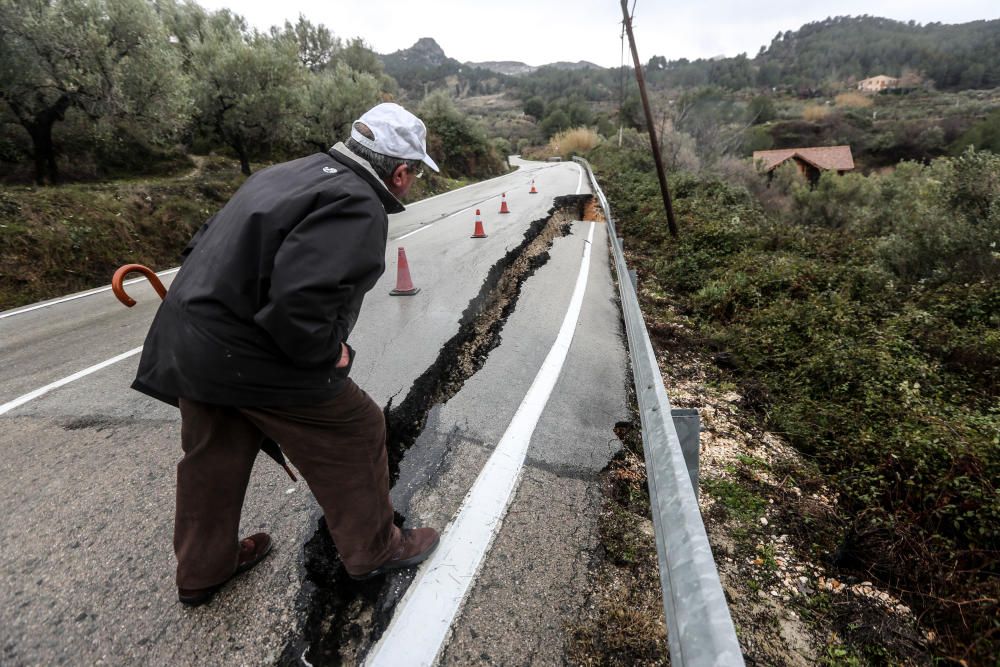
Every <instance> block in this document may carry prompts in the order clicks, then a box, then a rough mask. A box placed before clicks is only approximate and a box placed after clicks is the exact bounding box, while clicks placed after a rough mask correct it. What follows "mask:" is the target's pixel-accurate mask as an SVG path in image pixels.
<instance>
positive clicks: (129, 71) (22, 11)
mask: <svg viewBox="0 0 1000 667" xmlns="http://www.w3.org/2000/svg"><path fill="white" fill-rule="evenodd" d="M0 104H2V105H3V106H5V107H6V109H7V111H8V112H9V114H10V116H11V117H13V118H14V119H16V122H17V124H19V125H20V126H21V127H22V128H24V131H25V132H27V133H28V135H29V136H30V137H31V144H32V153H33V157H34V162H35V180H36V181H37V182H38V183H39V184H41V183H44V182H45V181H46V180H48V181H49V182H56V181H57V180H58V177H59V173H58V168H57V164H56V146H55V144H54V142H53V139H52V129H53V126H55V124H56V123H58V122H60V121H62V120H64V119H65V118H66V114H67V113H70V112H81V113H83V114H86V116H87V117H88V118H89V119H90V121H92V123H91V126H92V127H94V128H97V127H98V126H100V125H101V124H102V123H103V124H104V126H105V127H107V124H108V123H109V122H111V121H114V120H116V119H127V120H128V122H129V123H130V124H131V125H132V126H133V127H141V128H142V131H143V132H144V133H145V135H146V137H145V138H147V139H151V140H154V141H156V140H165V139H168V138H170V137H171V136H173V135H174V134H175V133H176V132H177V131H179V130H180V129H181V128H182V127H183V124H184V122H185V120H186V117H187V109H188V97H187V92H186V81H185V79H184V77H183V75H182V74H181V70H180V67H179V55H178V54H177V53H176V51H175V49H174V48H173V46H172V45H171V43H170V40H169V38H168V36H167V34H166V33H165V31H164V30H163V27H162V24H161V23H160V22H159V20H158V19H157V16H156V14H155V13H154V12H153V11H152V8H151V6H150V5H149V4H148V3H147V2H145V0H0Z"/></svg>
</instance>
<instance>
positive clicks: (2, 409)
mask: <svg viewBox="0 0 1000 667" xmlns="http://www.w3.org/2000/svg"><path fill="white" fill-rule="evenodd" d="M140 352H142V346H141V345H140V346H139V347H137V348H135V349H134V350H129V351H128V352H123V353H122V354H119V355H118V356H117V357H112V358H111V359H108V360H107V361H102V362H101V363H99V364H95V365H94V366H91V367H90V368H84V369H83V370H82V371H78V372H76V373H73V374H72V375H70V376H69V377H64V378H63V379H62V380H56V381H55V382H53V383H52V384H47V385H45V386H44V387H42V388H41V389H36V390H35V391H32V392H29V393H27V394H25V395H24V396H20V397H18V398H15V399H14V400H13V401H9V402H7V403H4V404H3V405H0V415H2V414H4V413H6V412H10V411H11V410H13V409H14V408H16V407H20V406H22V405H24V404H25V403H27V402H28V401H31V400H34V399H36V398H38V397H39V396H44V395H45V394H47V393H49V392H50V391H52V390H53V389H58V388H59V387H61V386H63V385H65V384H69V383H70V382H73V381H74V380H79V379H80V378H82V377H84V376H86V375H90V374H91V373H96V372H97V371H99V370H101V369H102V368H106V367H107V366H110V365H111V364H116V363H118V362H119V361H121V360H122V359H128V358H129V357H132V356H135V355H137V354H139V353H140Z"/></svg>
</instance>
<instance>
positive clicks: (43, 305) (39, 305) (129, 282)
mask: <svg viewBox="0 0 1000 667" xmlns="http://www.w3.org/2000/svg"><path fill="white" fill-rule="evenodd" d="M180 270H181V267H179V266H176V267H174V268H172V269H167V270H165V271H160V272H159V273H157V274H156V275H158V276H161V277H162V276H166V275H169V274H171V273H177V272H178V271H180ZM143 280H146V278H132V279H131V280H126V281H125V282H124V283H123V284H124V285H134V284H135V283H138V282H142V281H143ZM110 289H111V285H106V286H104V287H97V288H94V289H92V290H87V291H86V292H79V293H77V294H71V295H69V296H64V297H62V298H61V299H55V300H53V301H43V302H42V303H36V304H35V305H33V306H25V307H24V308H18V309H16V310H8V311H7V312H4V313H0V320H2V319H3V318H5V317H13V316H14V315H21V314H23V313H29V312H31V311H33V310H38V309H39V308H47V307H48V306H54V305H56V304H59V303H65V302H67V301H73V300H74V299H82V298H83V297H85V296H91V295H93V294H100V293H101V292H107V291H108V290H110Z"/></svg>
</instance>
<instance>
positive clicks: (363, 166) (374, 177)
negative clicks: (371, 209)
mask: <svg viewBox="0 0 1000 667" xmlns="http://www.w3.org/2000/svg"><path fill="white" fill-rule="evenodd" d="M329 154H330V157H332V158H333V159H335V160H336V161H337V162H340V163H341V164H343V165H344V166H346V167H348V168H349V169H350V170H351V171H353V172H354V173H356V174H357V175H358V176H360V177H361V178H363V179H364V180H365V182H366V183H368V184H369V185H370V186H372V188H373V189H374V190H375V194H377V195H378V198H379V199H380V200H381V201H382V206H383V207H384V208H385V212H386V213H399V212H400V211H404V210H406V208H405V207H404V206H403V202H401V201H399V199H397V198H396V195H394V194H392V193H391V192H389V188H387V187H386V186H385V183H383V182H382V179H381V178H379V175H378V174H377V173H375V170H374V169H372V166H371V164H369V163H368V160H366V159H364V158H363V157H361V156H360V155H358V154H357V153H355V152H354V151H352V150H351V149H350V148H348V147H347V146H345V145H344V143H343V142H339V143H337V144H336V145H334V147H333V148H331V149H330V151H329Z"/></svg>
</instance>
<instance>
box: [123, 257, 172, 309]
mask: <svg viewBox="0 0 1000 667" xmlns="http://www.w3.org/2000/svg"><path fill="white" fill-rule="evenodd" d="M134 271H138V272H139V273H141V274H142V275H144V276H146V279H147V280H149V282H150V283H151V284H152V285H153V289H155V290H156V293H157V294H159V295H160V298H161V299H164V298H166V296H167V288H166V287H164V286H163V283H162V282H160V277H159V276H158V275H156V274H155V273H154V272H153V270H152V269H151V268H149V267H148V266H143V265H142V264H126V265H125V266H123V267H121V268H120V269H118V270H117V271H115V275H114V277H113V278H112V279H111V291H112V292H114V293H115V296H116V297H118V300H119V301H121V302H122V303H124V304H125V305H126V306H128V307H129V308H131V307H132V306H134V305H135V299H133V298H132V297H130V296H129V295H128V294H126V293H125V287H124V286H123V285H122V282H123V281H124V280H125V276H127V275H128V274H130V273H132V272H134Z"/></svg>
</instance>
